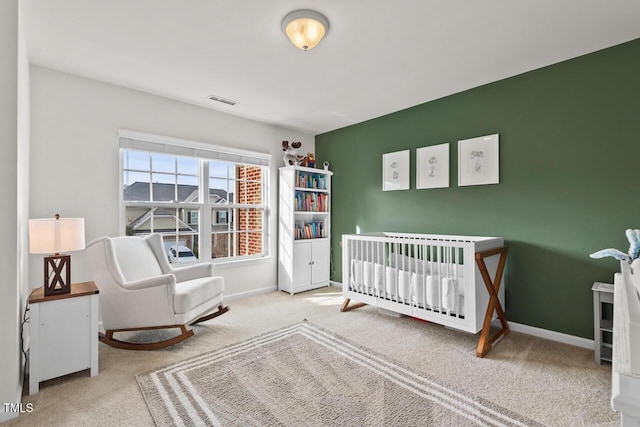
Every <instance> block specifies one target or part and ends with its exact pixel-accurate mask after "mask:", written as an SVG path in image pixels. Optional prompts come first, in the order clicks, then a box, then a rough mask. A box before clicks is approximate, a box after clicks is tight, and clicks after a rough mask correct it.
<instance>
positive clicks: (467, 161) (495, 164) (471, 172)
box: [458, 133, 500, 187]
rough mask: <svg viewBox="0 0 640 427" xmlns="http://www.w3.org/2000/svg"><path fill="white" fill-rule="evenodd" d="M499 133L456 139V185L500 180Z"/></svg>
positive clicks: (494, 182)
mask: <svg viewBox="0 0 640 427" xmlns="http://www.w3.org/2000/svg"><path fill="white" fill-rule="evenodd" d="M499 144H500V135H499V134H497V133H496V134H493V135H486V136H479V137H477V138H470V139H464V140H461V141H458V186H461V187H462V186H468V185H486V184H498V183H499V182H500V156H499Z"/></svg>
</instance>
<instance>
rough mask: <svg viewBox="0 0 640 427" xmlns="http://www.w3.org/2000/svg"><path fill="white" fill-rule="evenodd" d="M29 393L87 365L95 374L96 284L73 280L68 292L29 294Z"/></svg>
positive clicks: (96, 339) (40, 291)
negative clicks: (45, 382) (47, 382)
mask: <svg viewBox="0 0 640 427" xmlns="http://www.w3.org/2000/svg"><path fill="white" fill-rule="evenodd" d="M29 310H30V321H29V326H30V327H29V342H30V350H29V394H35V393H37V392H38V390H39V388H40V382H41V381H45V380H48V379H51V378H56V377H60V376H62V375H66V374H70V373H72V372H77V371H82V370H84V369H90V370H91V371H90V372H91V376H92V377H93V376H95V375H98V288H97V287H96V285H95V283H94V282H83V283H73V284H72V285H71V292H69V293H67V294H60V295H53V296H45V295H44V288H38V289H35V290H34V291H33V292H32V293H31V296H30V297H29Z"/></svg>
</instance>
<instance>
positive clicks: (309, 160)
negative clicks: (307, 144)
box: [300, 153, 316, 168]
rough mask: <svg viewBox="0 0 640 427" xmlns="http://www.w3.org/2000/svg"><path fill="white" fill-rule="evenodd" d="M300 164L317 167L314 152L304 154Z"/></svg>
mask: <svg viewBox="0 0 640 427" xmlns="http://www.w3.org/2000/svg"><path fill="white" fill-rule="evenodd" d="M300 166H305V167H308V168H315V167H316V160H315V158H314V157H313V153H307V155H306V156H304V157H303V158H302V159H301V160H300Z"/></svg>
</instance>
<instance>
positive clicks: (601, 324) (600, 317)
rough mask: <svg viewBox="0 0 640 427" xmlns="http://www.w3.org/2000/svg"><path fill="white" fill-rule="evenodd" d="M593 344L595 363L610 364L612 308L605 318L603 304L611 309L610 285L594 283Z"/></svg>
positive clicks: (611, 292)
mask: <svg viewBox="0 0 640 427" xmlns="http://www.w3.org/2000/svg"><path fill="white" fill-rule="evenodd" d="M591 290H592V291H593V344H594V350H595V362H596V363H597V364H598V365H601V364H602V362H603V361H606V362H609V363H611V361H612V353H613V338H612V337H613V317H612V315H613V308H612V309H611V310H610V312H611V314H610V315H609V316H605V311H604V310H603V304H611V306H612V307H613V285H612V284H611V283H601V282H595V283H594V284H593V287H591Z"/></svg>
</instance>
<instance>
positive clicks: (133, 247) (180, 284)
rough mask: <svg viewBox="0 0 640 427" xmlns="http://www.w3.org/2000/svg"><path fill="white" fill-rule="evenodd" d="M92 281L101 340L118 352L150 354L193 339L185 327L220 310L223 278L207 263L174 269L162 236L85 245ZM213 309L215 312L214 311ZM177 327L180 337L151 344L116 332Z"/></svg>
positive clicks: (104, 239)
mask: <svg viewBox="0 0 640 427" xmlns="http://www.w3.org/2000/svg"><path fill="white" fill-rule="evenodd" d="M87 254H88V257H89V263H90V265H91V270H92V272H93V278H94V281H95V282H96V285H97V286H98V289H99V290H100V298H99V301H100V314H101V319H102V326H103V329H104V330H105V333H104V334H100V341H102V342H103V343H105V344H108V345H110V346H113V347H117V348H124V349H130V350H155V349H159V348H163V347H167V346H170V345H173V344H176V343H178V342H181V341H184V340H185V339H187V338H189V337H191V336H193V335H194V333H193V331H192V330H191V329H187V326H188V325H192V324H195V323H199V322H204V321H206V320H210V319H213V318H214V317H217V316H219V315H221V314H223V313H226V312H227V311H228V310H229V308H228V307H225V306H223V305H222V304H223V292H224V278H223V277H220V276H214V275H213V264H212V263H199V264H191V265H187V266H181V267H173V266H172V265H171V264H169V261H168V259H167V255H166V253H165V251H164V246H163V243H162V236H160V235H159V234H151V235H149V236H146V237H144V238H141V237H114V238H111V237H101V238H98V239H96V240H94V241H92V242H91V243H89V244H88V245H87ZM214 310H215V311H214ZM164 328H180V330H181V334H180V335H178V336H176V337H173V338H171V339H167V340H164V341H159V342H153V343H140V344H139V343H131V342H126V341H120V340H117V339H115V338H114V337H113V334H114V333H115V332H123V331H139V330H146V329H164Z"/></svg>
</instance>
